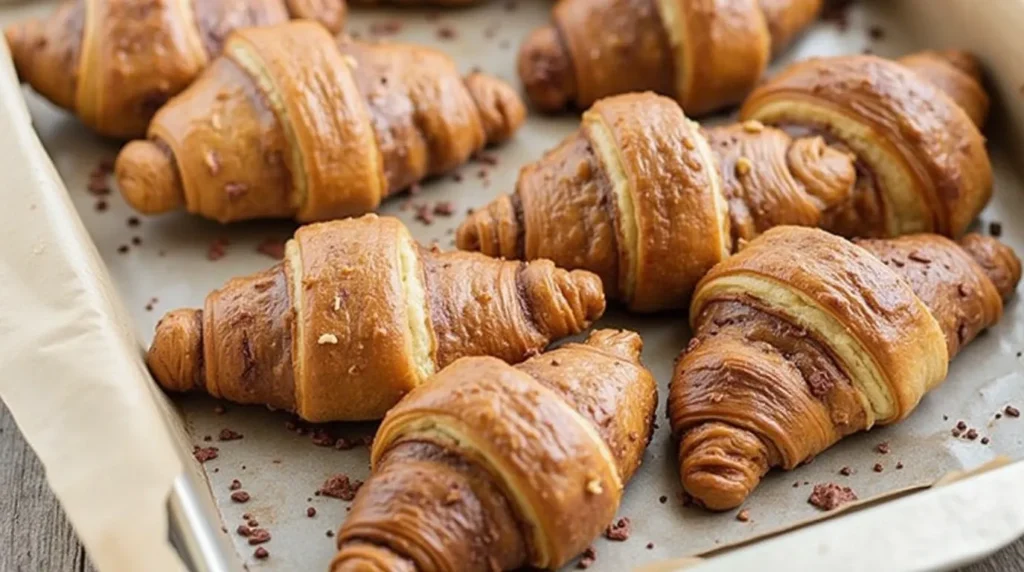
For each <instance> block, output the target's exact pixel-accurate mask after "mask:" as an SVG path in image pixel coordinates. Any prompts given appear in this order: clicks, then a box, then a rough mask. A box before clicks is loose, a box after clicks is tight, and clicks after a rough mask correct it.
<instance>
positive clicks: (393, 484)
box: [331, 330, 658, 572]
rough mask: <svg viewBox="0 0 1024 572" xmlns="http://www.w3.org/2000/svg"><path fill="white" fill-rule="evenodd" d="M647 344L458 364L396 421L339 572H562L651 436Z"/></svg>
mask: <svg viewBox="0 0 1024 572" xmlns="http://www.w3.org/2000/svg"><path fill="white" fill-rule="evenodd" d="M640 349H641V341H640V337H639V336H637V335H636V334H634V333H632V332H623V331H612V330H600V331H597V332H594V333H593V334H591V336H590V338H589V339H588V340H587V341H586V343H583V344H568V345H565V346H562V347H560V348H558V349H556V350H552V351H550V352H548V353H545V354H541V355H539V356H536V357H534V358H532V359H530V360H527V361H525V362H523V363H522V364H520V365H518V366H515V367H513V366H510V365H508V364H506V363H503V362H501V361H499V360H496V359H494V358H486V357H477V358H463V359H460V360H458V361H456V362H455V363H453V364H452V365H450V366H448V367H447V368H445V369H444V370H442V371H440V372H439V373H438V374H437V375H435V376H434V377H433V378H431V379H430V381H429V382H427V383H425V384H423V385H422V386H421V387H419V388H417V389H415V390H414V391H413V392H412V393H410V394H409V395H408V396H407V397H406V398H405V399H403V400H402V402H401V403H399V404H398V405H397V406H396V407H395V408H394V409H392V410H391V411H390V412H388V414H387V416H386V417H385V418H384V422H383V423H382V424H381V427H380V429H379V430H378V431H377V437H376V439H374V442H373V449H372V451H371V454H370V457H371V463H372V469H373V474H372V476H371V477H370V479H369V480H368V481H367V482H366V484H365V485H363V486H362V488H361V489H360V490H359V494H358V495H357V496H356V499H355V503H354V504H353V505H352V511H351V513H349V515H348V517H347V519H346V521H345V524H344V525H343V526H342V527H341V531H340V532H339V533H338V549H339V550H338V553H337V555H336V556H335V557H334V561H333V562H332V564H331V570H332V572H349V571H352V572H354V571H357V570H358V571H361V570H389V571H391V570H408V571H412V570H462V571H465V572H476V571H479V572H490V571H492V570H519V569H523V568H524V567H526V566H533V567H538V568H549V569H553V568H557V567H559V566H561V565H563V564H565V563H566V562H567V561H568V560H569V559H571V558H572V557H574V556H575V555H576V554H578V553H580V552H581V551H583V550H584V548H585V547H586V546H587V545H588V544H589V543H590V542H591V541H592V540H593V539H594V538H595V537H596V536H597V535H598V534H600V532H601V530H603V529H604V528H605V527H606V526H607V525H608V524H609V523H610V522H611V521H612V519H613V518H614V516H615V512H616V510H617V508H618V506H619V502H620V501H621V499H622V491H623V487H624V486H625V484H626V483H627V482H628V481H629V480H630V478H631V477H632V476H633V474H634V473H635V472H636V470H637V469H638V468H639V466H640V462H641V460H642V457H643V453H644V449H645V448H646V446H647V443H648V442H649V441H650V438H651V433H652V430H653V427H654V411H655V407H656V406H657V401H658V396H657V386H656V384H655V381H654V378H653V376H652V375H651V373H650V372H649V371H647V370H646V369H644V367H643V366H642V365H641V364H640Z"/></svg>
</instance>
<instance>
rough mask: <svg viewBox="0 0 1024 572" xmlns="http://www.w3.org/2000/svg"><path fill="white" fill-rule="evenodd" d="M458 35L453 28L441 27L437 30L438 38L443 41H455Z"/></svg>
mask: <svg viewBox="0 0 1024 572" xmlns="http://www.w3.org/2000/svg"><path fill="white" fill-rule="evenodd" d="M457 35H458V34H457V33H456V32H455V28H453V27H451V26H441V27H440V28H438V29H437V37H438V38H439V39H442V40H453V39H455V36H457Z"/></svg>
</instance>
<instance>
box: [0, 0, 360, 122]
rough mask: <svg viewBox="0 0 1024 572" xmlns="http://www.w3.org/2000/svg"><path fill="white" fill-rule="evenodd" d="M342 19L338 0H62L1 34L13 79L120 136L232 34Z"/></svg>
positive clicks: (337, 26) (331, 24) (335, 25)
mask: <svg viewBox="0 0 1024 572" xmlns="http://www.w3.org/2000/svg"><path fill="white" fill-rule="evenodd" d="M345 15H346V7H345V2H344V0H216V1H203V0H168V1H152V0H150V1H145V2H140V1H138V0H65V1H64V2H62V3H61V4H60V5H59V6H58V7H57V9H56V10H55V11H54V12H53V14H51V15H50V16H49V17H47V18H44V19H39V20H30V21H26V22H21V23H18V24H15V25H13V26H10V27H8V28H7V29H6V30H5V35H6V37H7V43H8V45H9V46H10V48H11V55H12V57H13V59H14V65H15V68H16V69H17V71H18V75H19V77H20V78H21V79H22V81H25V82H27V83H28V84H30V85H31V86H32V87H33V89H35V90H36V91H37V92H38V93H39V94H40V95H42V96H44V97H46V98H47V99H49V100H50V101H52V102H53V103H54V104H56V105H58V106H60V107H63V108H65V109H67V110H70V111H73V112H74V113H75V114H76V115H78V117H79V118H80V119H81V120H82V122H83V123H84V124H85V125H87V126H88V127H89V128H91V129H93V130H95V131H96V132H97V133H100V134H101V135H105V136H108V137H116V138H120V139H130V138H134V137H142V136H144V135H145V134H146V126H147V125H148V124H149V121H150V119H151V118H152V117H153V114H154V113H155V112H156V110H157V109H159V108H160V106H161V105H163V104H164V102H166V101H167V100H168V99H169V98H171V97H172V96H174V95H175V94H177V93H179V92H180V91H181V90H183V89H185V88H186V87H187V86H188V85H189V84H190V83H192V80H193V79H195V77H196V76H197V75H198V74H199V72H200V71H201V70H202V69H203V68H205V67H206V65H207V64H208V63H209V62H210V60H211V59H213V58H214V57H216V56H217V54H219V53H220V52H221V49H222V47H223V46H224V39H225V38H226V37H227V36H228V34H229V33H231V31H232V30H236V29H239V28H247V27H251V26H268V25H271V24H277V23H280V22H284V21H287V20H288V19H289V18H310V19H315V20H318V21H320V22H321V23H323V24H324V25H325V26H327V27H328V28H330V29H331V31H332V32H338V31H339V30H341V28H342V25H343V24H344V22H345Z"/></svg>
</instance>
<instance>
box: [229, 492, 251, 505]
mask: <svg viewBox="0 0 1024 572" xmlns="http://www.w3.org/2000/svg"><path fill="white" fill-rule="evenodd" d="M250 498H251V497H250V496H249V493H247V492H245V491H235V492H233V493H231V500H233V501H235V502H237V503H245V502H249V499H250Z"/></svg>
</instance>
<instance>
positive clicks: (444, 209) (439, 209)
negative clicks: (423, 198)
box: [434, 201, 455, 216]
mask: <svg viewBox="0 0 1024 572" xmlns="http://www.w3.org/2000/svg"><path fill="white" fill-rule="evenodd" d="M434 214H436V215H441V216H452V215H453V214H455V207H454V206H452V202H451V201H438V203H437V204H435V205H434Z"/></svg>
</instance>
